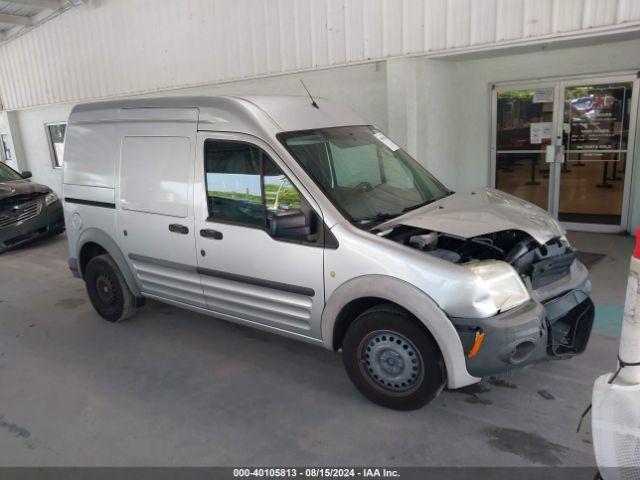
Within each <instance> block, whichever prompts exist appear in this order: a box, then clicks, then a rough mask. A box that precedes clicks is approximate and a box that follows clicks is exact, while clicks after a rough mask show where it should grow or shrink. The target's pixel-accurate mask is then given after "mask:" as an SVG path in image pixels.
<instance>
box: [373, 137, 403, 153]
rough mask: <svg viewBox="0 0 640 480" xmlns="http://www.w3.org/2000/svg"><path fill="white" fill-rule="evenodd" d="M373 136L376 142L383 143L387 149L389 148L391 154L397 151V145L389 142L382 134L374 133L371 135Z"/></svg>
mask: <svg viewBox="0 0 640 480" xmlns="http://www.w3.org/2000/svg"><path fill="white" fill-rule="evenodd" d="M373 136H374V137H376V138H377V139H378V140H380V141H381V142H382V143H384V144H385V145H386V146H387V147H389V148H390V149H391V151H392V152H395V151H396V150H398V149H399V148H400V147H399V146H398V145H396V144H395V143H393V142H392V141H391V140H389V139H388V138H387V137H385V136H384V133H382V132H376V133H374V134H373Z"/></svg>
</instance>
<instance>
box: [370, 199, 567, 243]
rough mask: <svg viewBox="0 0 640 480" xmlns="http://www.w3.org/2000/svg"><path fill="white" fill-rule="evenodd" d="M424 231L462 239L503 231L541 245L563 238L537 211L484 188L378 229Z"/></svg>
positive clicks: (561, 231) (549, 219)
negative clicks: (400, 227) (403, 227)
mask: <svg viewBox="0 0 640 480" xmlns="http://www.w3.org/2000/svg"><path fill="white" fill-rule="evenodd" d="M396 225H407V226H410V227H416V228H424V229H427V230H433V231H435V232H440V233H448V234H450V235H457V236H460V237H464V238H470V237H476V236H479V235H485V234H488V233H493V232H499V231H503V230H521V231H523V232H525V233H528V234H529V235H531V236H532V237H533V238H535V239H536V241H538V242H539V243H541V244H544V243H547V242H548V241H549V240H551V239H552V238H554V237H559V236H562V235H564V234H565V231H564V229H563V228H562V226H561V225H560V224H559V223H558V222H557V221H556V220H555V219H554V218H552V217H551V216H550V215H549V214H548V213H547V212H546V211H544V210H542V209H541V208H539V207H537V206H535V205H533V204H531V203H529V202H525V201H524V200H521V199H519V198H517V197H514V196H513V195H509V194H507V193H504V192H501V191H498V190H494V189H491V188H485V189H481V190H477V191H475V192H471V193H455V194H453V195H450V196H448V197H445V198H443V199H442V200H439V201H437V202H434V203H432V204H430V205H427V206H424V207H422V208H418V209H416V210H413V211H410V212H408V213H406V214H404V215H402V216H400V217H396V218H394V219H392V220H389V221H387V222H384V223H382V224H380V225H378V227H377V229H378V230H386V229H387V228H391V227H394V226H396Z"/></svg>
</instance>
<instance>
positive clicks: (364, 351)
mask: <svg viewBox="0 0 640 480" xmlns="http://www.w3.org/2000/svg"><path fill="white" fill-rule="evenodd" d="M358 360H359V364H360V370H361V371H362V373H363V376H364V377H365V378H366V379H367V380H368V382H369V383H370V384H372V385H373V386H374V387H376V388H379V389H383V390H384V391H385V392H388V393H394V394H406V393H410V392H412V391H414V390H416V389H417V388H418V387H419V386H420V384H421V382H422V379H423V378H424V370H425V366H424V361H423V359H422V355H421V354H420V351H419V350H418V349H417V348H416V346H415V345H414V344H413V342H411V340H409V339H408V338H407V337H405V336H404V335H402V334H400V333H398V332H393V331H391V330H375V331H373V332H371V333H369V334H368V335H367V336H366V337H364V338H363V339H362V341H361V342H360V346H359V348H358Z"/></svg>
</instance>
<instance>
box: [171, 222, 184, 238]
mask: <svg viewBox="0 0 640 480" xmlns="http://www.w3.org/2000/svg"><path fill="white" fill-rule="evenodd" d="M169 231H170V232H173V233H180V234H182V235H187V234H188V233H189V229H188V228H187V227H185V226H184V225H180V224H178V223H172V224H171V225H169Z"/></svg>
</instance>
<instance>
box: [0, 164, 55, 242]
mask: <svg viewBox="0 0 640 480" xmlns="http://www.w3.org/2000/svg"><path fill="white" fill-rule="evenodd" d="M30 177H31V172H22V173H21V174H20V173H18V172H16V171H15V170H13V169H12V168H10V167H9V166H8V165H5V164H4V163H2V162H0V253H1V252H4V251H5V250H9V249H10V248H14V247H17V246H19V245H22V244H24V243H27V242H29V241H31V240H34V239H36V238H39V237H45V236H48V235H56V234H58V233H61V232H63V231H64V215H63V212H62V203H61V202H60V200H59V199H58V196H57V195H56V194H55V192H53V191H52V190H51V189H50V188H49V187H47V186H45V185H41V184H39V183H34V182H31V181H30V180H27V179H28V178H30Z"/></svg>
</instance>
